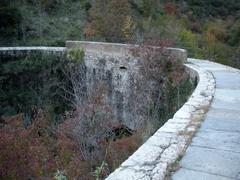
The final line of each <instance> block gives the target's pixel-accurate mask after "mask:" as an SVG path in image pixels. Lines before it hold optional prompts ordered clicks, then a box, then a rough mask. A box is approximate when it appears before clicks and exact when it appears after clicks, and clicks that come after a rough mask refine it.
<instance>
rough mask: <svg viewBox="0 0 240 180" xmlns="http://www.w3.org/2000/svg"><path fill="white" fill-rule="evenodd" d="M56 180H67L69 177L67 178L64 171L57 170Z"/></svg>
mask: <svg viewBox="0 0 240 180" xmlns="http://www.w3.org/2000/svg"><path fill="white" fill-rule="evenodd" d="M54 179H56V180H67V177H66V176H65V174H64V172H63V171H61V170H57V172H56V173H55V174H54Z"/></svg>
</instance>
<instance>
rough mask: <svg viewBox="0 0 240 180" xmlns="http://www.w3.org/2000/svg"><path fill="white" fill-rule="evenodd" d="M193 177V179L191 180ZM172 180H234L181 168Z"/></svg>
mask: <svg viewBox="0 0 240 180" xmlns="http://www.w3.org/2000/svg"><path fill="white" fill-rule="evenodd" d="M193 177H194V178H193ZM172 179H173V180H176V179H177V180H207V179H209V180H234V179H233V178H229V177H224V176H219V175H213V174H208V173H205V172H200V171H193V170H190V169H185V168H182V170H181V171H180V172H179V173H178V174H177V175H176V174H175V175H173V177H172Z"/></svg>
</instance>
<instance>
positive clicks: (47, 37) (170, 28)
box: [0, 0, 240, 67]
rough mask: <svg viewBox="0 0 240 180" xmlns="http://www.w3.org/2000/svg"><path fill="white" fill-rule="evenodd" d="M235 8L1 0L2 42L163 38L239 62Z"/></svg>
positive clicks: (224, 4) (194, 52) (175, 2)
mask: <svg viewBox="0 0 240 180" xmlns="http://www.w3.org/2000/svg"><path fill="white" fill-rule="evenodd" d="M239 9H240V2H239V1H238V0H229V1H225V0H209V1H198V0H172V1H167V0H158V1H156V0H121V1H117V0H104V1H102V0H82V1H78V0H48V1H47V0H40V1H38V0H12V1H7V0H2V1H1V4H0V16H1V19H0V45H1V46H14V45H50V46H59V45H61V46H64V43H65V41H66V40H67V39H73V40H84V39H87V40H98V41H112V42H133V43H136V42H142V41H144V40H148V39H154V38H161V39H166V38H167V39H171V40H173V41H174V42H175V46H177V47H183V48H186V49H188V50H189V53H190V56H193V57H197V58H203V59H210V60H214V61H218V62H221V63H224V64H228V65H232V66H235V67H239V66H240V63H239V62H240V60H239V52H240V50H239V44H240V38H239V37H240V12H239Z"/></svg>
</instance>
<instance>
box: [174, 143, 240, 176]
mask: <svg viewBox="0 0 240 180" xmlns="http://www.w3.org/2000/svg"><path fill="white" fill-rule="evenodd" d="M181 167H183V168H187V169H192V170H196V171H201V172H206V173H210V174H217V175H220V176H225V177H229V178H235V179H237V177H238V176H239V172H240V156H239V153H232V152H226V151H223V150H216V149H208V148H202V147H197V146H189V148H188V149H187V152H186V155H185V157H184V158H183V159H182V161H181ZM180 171H181V169H180ZM177 176H178V171H177V172H176V175H175V179H176V180H178V177H177ZM192 178H194V177H192ZM206 180H207V179H206ZM209 180H211V179H209Z"/></svg>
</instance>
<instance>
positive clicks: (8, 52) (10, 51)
mask: <svg viewBox="0 0 240 180" xmlns="http://www.w3.org/2000/svg"><path fill="white" fill-rule="evenodd" d="M65 50H66V48H65V47H46V46H35V47H0V58H1V56H13V57H18V56H22V55H26V54H29V53H31V52H44V53H46V54H59V55H61V54H64V53H65Z"/></svg>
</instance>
